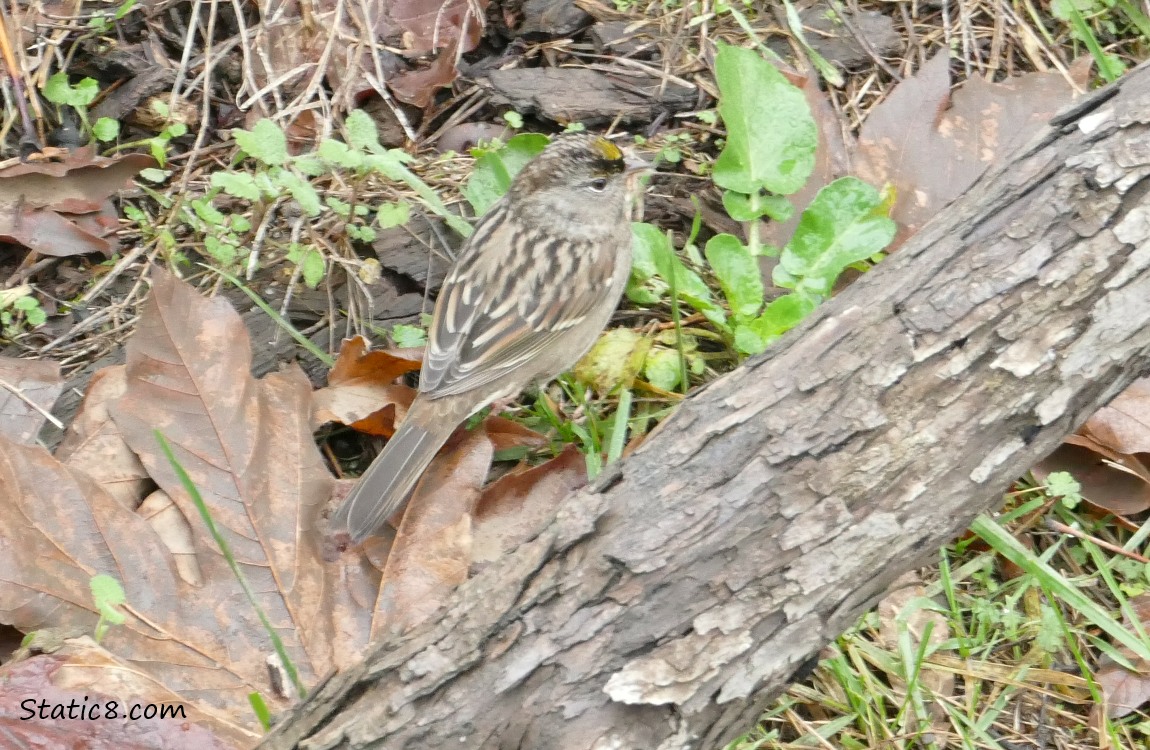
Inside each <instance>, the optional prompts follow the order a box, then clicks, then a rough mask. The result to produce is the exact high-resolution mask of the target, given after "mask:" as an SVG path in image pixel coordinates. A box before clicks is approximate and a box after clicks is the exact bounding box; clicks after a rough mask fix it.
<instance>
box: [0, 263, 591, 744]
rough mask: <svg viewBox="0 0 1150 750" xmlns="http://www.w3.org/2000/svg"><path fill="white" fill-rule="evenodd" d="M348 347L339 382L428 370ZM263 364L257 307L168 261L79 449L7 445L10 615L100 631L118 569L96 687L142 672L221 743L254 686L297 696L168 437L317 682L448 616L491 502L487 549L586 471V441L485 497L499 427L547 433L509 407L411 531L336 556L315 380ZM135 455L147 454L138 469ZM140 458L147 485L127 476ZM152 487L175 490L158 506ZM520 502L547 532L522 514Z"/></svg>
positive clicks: (88, 404) (239, 719)
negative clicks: (329, 552)
mask: <svg viewBox="0 0 1150 750" xmlns="http://www.w3.org/2000/svg"><path fill="white" fill-rule="evenodd" d="M347 351H348V352H349V354H348V359H347V361H346V363H345V367H337V370H336V371H335V372H334V373H333V374H334V380H336V381H337V382H339V381H341V380H343V381H345V382H354V381H355V380H356V379H357V376H356V374H355V373H356V369H355V368H354V367H351V366H352V365H353V364H355V365H359V366H363V367H366V366H367V364H366V363H374V364H373V365H372V366H371V367H368V368H367V369H368V371H369V372H368V373H366V374H365V373H361V375H362V377H363V378H366V379H370V377H369V375H370V376H375V377H378V378H381V379H383V378H386V379H388V380H393V379H394V378H395V377H396V376H397V375H398V374H399V373H400V372H402V371H404V370H409V369H411V367H412V366H413V364H412V361H395V360H394V359H386V358H385V359H382V360H379V359H371V358H370V357H369V353H367V352H365V351H364V350H363V349H362V347H360V348H359V349H358V353H357V348H356V345H352V346H351V347H350V348H347ZM399 359H400V360H403V359H404V358H399ZM381 362H383V364H382V365H381V364H380V363H381ZM250 368H251V353H250V345H249V340H248V336H247V332H246V330H245V328H244V326H243V325H242V323H241V320H240V317H239V315H238V314H237V313H236V312H235V311H234V310H233V309H232V308H231V307H230V306H228V305H227V303H226V302H224V301H223V300H221V299H206V298H204V297H202V296H200V295H199V293H198V292H197V291H196V290H195V289H193V288H192V287H191V286H189V285H187V284H186V283H184V282H181V281H179V280H177V279H176V278H174V277H173V276H171V275H170V274H168V273H166V272H162V271H157V272H155V274H154V276H153V293H152V296H151V297H150V298H149V299H148V300H147V302H146V303H145V304H144V306H143V308H142V311H141V318H140V322H139V324H138V326H137V330H136V333H135V334H134V336H133V338H132V339H131V340H130V342H129V345H128V356H127V364H126V365H125V366H124V367H123V368H113V369H111V370H108V371H105V372H103V373H101V374H100V375H99V376H98V377H96V378H95V379H94V382H93V386H92V390H91V391H90V392H89V394H88V398H87V399H86V400H85V403H84V407H83V410H82V413H81V416H80V418H79V419H78V421H77V423H76V424H75V425H74V426H73V427H72V429H71V430H70V431H69V434H68V436H67V438H66V442H65V449H64V450H63V451H62V455H63V456H65V457H66V460H63V461H62V460H60V458H59V457H54V456H52V455H50V454H49V453H48V452H47V451H45V450H43V449H42V448H40V447H38V446H22V445H17V444H15V443H13V442H11V441H7V440H3V439H0V623H4V624H11V625H14V626H16V627H17V628H18V629H19V630H21V631H22V632H25V633H27V632H32V631H52V630H57V629H58V630H62V631H67V632H71V631H77V630H78V632H80V633H85V632H91V631H92V629H93V627H94V625H95V623H96V620H97V619H98V613H97V610H96V606H95V603H94V602H93V600H92V595H91V592H90V591H89V582H90V579H91V577H92V575H93V574H95V573H105V574H107V575H111V576H113V577H115V578H116V579H117V580H119V581H120V582H121V584H122V585H123V588H124V591H125V595H126V600H127V603H126V605H124V606H123V608H122V609H123V611H124V614H125V616H126V621H125V623H124V624H122V625H118V626H116V627H113V628H112V629H111V630H109V632H108V633H107V635H106V636H105V638H104V641H103V643H102V648H101V649H98V653H99V655H100V659H98V660H96V661H93V662H90V666H89V668H88V671H87V674H88V678H87V679H89V680H90V681H89V682H85V683H84V686H85V690H88V691H89V692H91V693H106V694H111V695H116V694H118V691H120V689H121V687H122V686H119V683H118V680H120V678H121V675H122V672H123V667H122V665H123V664H127V665H130V668H131V669H132V670H136V671H138V672H139V673H140V674H139V676H140V677H142V678H143V679H145V681H146V682H147V683H148V684H149V685H151V687H147V688H146V689H143V692H141V693H140V694H141V695H143V694H153V693H154V692H155V691H157V690H159V691H161V692H162V691H168V692H169V693H170V694H171V695H174V696H177V698H175V700H179V701H181V702H184V703H185V704H187V705H188V706H190V707H193V708H195V709H196V710H197V711H198V712H199V713H198V714H197V715H198V716H203V717H206V718H204V719H203V721H204V722H208V723H209V724H208V725H210V727H211V731H212V732H214V733H216V734H217V735H218V736H229V735H228V733H230V732H235V731H240V732H241V733H242V732H248V731H255V729H256V726H255V719H254V716H253V715H252V713H251V711H250V709H249V707H248V703H247V695H248V694H249V693H250V692H253V691H258V692H260V694H261V695H263V696H264V698H265V700H266V701H267V702H268V703H269V705H270V707H271V708H272V710H273V711H282V710H286V709H287V708H288V707H289V706H290V704H291V702H292V701H293V700H294V697H295V696H294V694H291V693H290V691H289V692H288V693H281V692H277V689H276V687H275V685H274V684H273V683H272V681H271V679H270V677H269V669H268V663H269V662H268V660H269V658H270V657H271V655H272V649H271V646H270V643H269V640H268V636H267V633H266V632H265V631H264V629H263V627H262V626H261V624H260V622H259V620H258V618H257V617H256V613H255V610H254V609H253V608H252V607H251V606H250V604H249V603H248V602H247V600H246V598H245V596H244V594H243V593H242V590H241V588H240V585H239V583H238V582H237V581H236V579H235V577H234V576H233V574H232V572H231V570H230V568H229V566H228V564H227V562H226V560H225V559H224V557H223V555H222V554H221V552H220V550H219V548H218V546H217V545H216V542H215V541H214V539H213V538H212V537H211V535H210V534H209V533H208V531H207V529H206V527H205V524H204V522H203V520H202V519H201V517H200V515H199V513H198V511H197V510H196V509H195V507H194V505H193V504H192V502H191V500H190V498H189V497H188V496H187V493H186V491H185V489H184V488H183V486H182V485H181V483H180V482H179V481H178V480H177V479H176V477H175V474H174V471H173V469H172V467H171V466H170V465H169V464H168V462H167V461H166V460H165V459H164V458H163V457H162V455H161V453H160V452H159V450H158V446H157V443H156V438H155V434H154V432H155V431H157V430H158V431H159V432H161V433H162V434H164V435H165V436H166V438H167V439H168V441H169V442H170V443H171V444H172V446H173V450H174V451H175V453H176V455H177V457H178V459H179V461H180V463H181V464H182V466H183V468H184V469H185V470H186V471H187V473H188V475H189V476H190V477H191V478H192V481H193V482H194V483H195V485H196V486H197V488H198V489H199V491H200V493H202V495H203V497H204V501H205V503H206V505H207V506H208V508H209V510H210V513H211V517H212V519H213V522H214V524H215V526H216V527H217V528H218V529H219V531H220V533H221V534H222V535H223V536H224V537H225V538H226V539H227V541H228V543H229V546H230V547H231V549H232V551H233V552H234V554H235V557H236V561H237V563H238V565H239V567H240V569H241V570H242V571H243V573H244V575H245V577H246V578H247V579H248V580H249V582H250V583H251V585H252V588H253V589H254V590H255V591H256V592H257V593H256V599H257V601H258V603H259V606H260V608H261V609H262V610H263V611H264V612H266V613H267V615H268V617H269V619H270V620H271V621H272V622H273V623H275V626H276V630H277V632H278V634H279V636H280V637H281V638H282V639H283V641H284V643H285V647H286V648H287V650H288V652H289V654H290V655H291V657H292V659H293V662H294V663H295V665H296V667H297V668H298V669H299V672H300V675H301V677H302V679H303V681H304V683H305V684H314V682H315V681H316V680H317V679H318V677H319V676H320V675H322V674H325V673H327V672H329V671H330V670H332V669H335V668H340V667H342V666H347V665H349V664H351V663H354V662H355V661H356V660H357V659H358V657H359V655H360V654H361V653H362V651H363V649H364V648H365V647H366V645H367V643H368V641H369V638H370V636H371V635H372V634H373V633H374V634H376V635H379V634H381V633H382V632H383V629H384V628H385V627H389V628H392V627H394V628H400V629H402V628H403V627H406V626H409V625H410V624H411V623H413V622H417V621H418V620H420V619H421V618H425V617H427V616H428V615H429V614H430V613H432V612H434V611H435V610H436V609H438V607H439V606H440V605H441V603H442V601H443V599H444V598H445V597H446V595H447V593H448V592H449V591H450V590H451V589H452V588H453V587H454V586H455V585H456V584H457V583H459V582H460V581H462V580H463V579H464V578H466V576H467V574H468V571H469V570H470V568H471V566H472V564H473V563H474V561H475V559H474V554H473V544H472V526H473V521H472V517H473V513H474V510H475V505H476V503H477V502H478V501H479V499H480V498H481V497H482V498H483V500H484V506H485V508H487V510H486V511H485V513H486V518H485V519H484V520H483V522H482V523H483V525H482V527H481V528H482V531H483V534H484V535H485V536H484V539H485V542H484V544H485V545H486V548H488V549H507V548H509V547H510V546H512V545H513V544H514V543H516V542H517V541H518V540H519V539H521V538H522V537H523V536H524V535H529V534H531V533H535V530H537V529H538V528H539V527H540V526H541V525H542V524H543V523H546V520H547V508H548V507H549V506H551V505H552V504H553V503H554V502H555V500H556V499H557V498H558V497H559V496H561V495H562V494H563V493H564V492H566V491H567V489H568V488H569V487H571V486H574V485H575V484H577V483H578V482H581V481H582V474H583V471H582V460H581V457H580V456H579V454H578V453H577V452H575V451H574V450H573V449H571V450H568V451H566V452H565V453H564V454H563V455H561V456H560V458H559V459H556V460H555V461H553V462H551V463H550V464H545V465H544V466H541V467H536V468H535V469H531V470H528V471H526V472H523V473H521V474H517V475H513V476H511V477H508V478H505V479H504V480H501V481H500V482H497V483H495V484H494V485H493V486H492V487H490V488H488V490H487V491H486V492H484V491H483V484H484V482H485V480H486V476H487V472H488V469H489V467H490V464H491V461H492V457H493V454H494V446H495V444H496V442H497V439H496V438H493V437H492V436H490V435H489V430H492V431H493V433H494V434H499V430H501V429H503V428H504V427H506V426H507V425H510V426H511V428H510V429H507V430H506V431H505V432H503V433H502V434H503V436H504V437H503V438H500V439H501V440H504V442H507V443H510V444H515V443H517V442H523V441H532V440H536V439H542V436H539V435H537V434H536V433H533V432H531V431H530V430H525V429H524V428H521V427H520V426H518V425H515V423H513V422H509V421H507V420H502V421H500V420H490V419H489V420H487V422H485V427H486V428H487V429H483V430H470V431H468V430H466V429H462V430H460V431H458V432H457V433H456V435H455V436H454V437H453V439H452V441H451V442H449V444H448V446H447V449H445V451H444V452H443V453H441V455H440V456H439V457H437V459H436V461H435V462H434V463H433V464H432V467H431V468H430V470H429V472H428V474H427V475H426V476H425V477H424V479H423V481H422V482H421V483H420V485H419V487H418V488H417V490H416V493H415V495H414V496H413V499H412V501H411V503H410V505H411V510H410V511H409V512H408V513H407V515H406V516H405V517H404V519H403V522H402V524H401V527H400V530H399V532H398V533H397V535H396V537H395V540H394V543H388V542H387V540H383V541H382V542H381V543H380V544H374V545H365V546H364V549H362V550H361V549H356V550H352V551H350V552H347V553H345V554H342V555H338V556H336V557H335V559H332V560H327V559H325V558H324V552H325V549H324V540H323V539H322V538H321V532H320V529H319V525H318V512H319V510H320V508H321V506H322V505H323V504H324V503H325V502H326V501H327V499H328V496H329V494H330V489H331V486H332V480H331V477H330V476H329V474H328V472H327V471H326V470H325V468H324V466H323V463H322V460H321V459H320V456H319V452H318V450H317V449H316V447H315V444H314V442H313V438H312V434H311V427H310V422H311V420H310V415H311V411H312V410H311V404H312V398H311V389H310V385H309V383H308V382H307V380H306V378H304V376H303V375H302V373H301V372H300V371H299V370H298V368H295V367H292V368H290V369H289V370H288V371H286V372H281V373H276V374H273V375H269V376H267V377H265V378H263V379H259V380H257V379H255V378H254V377H252V375H251V372H250ZM348 368H350V369H348ZM504 423H505V424H504ZM126 453H132V454H135V455H136V456H138V459H139V465H138V466H137V467H135V468H130V467H131V466H132V465H131V464H130V462H126V460H125V459H126V456H125V454H126ZM101 461H104V462H106V463H108V464H111V465H112V468H111V469H108V470H105V467H101V466H100V465H99V464H100V463H101ZM124 466H129V469H128V477H129V480H130V481H124V482H121V481H120V479H121V478H122V474H121V472H122V471H123V467H124ZM140 467H142V469H143V470H144V472H145V474H141V473H140V470H139V469H140ZM89 472H91V474H89ZM136 482H139V483H147V484H148V486H150V485H151V483H155V484H156V485H158V486H159V487H160V490H159V491H156V492H153V493H151V494H150V495H149V497H148V498H147V499H146V500H144V501H143V503H142V504H140V505H139V507H138V508H137V507H135V506H136V503H137V502H138V500H139V498H138V495H139V494H140V490H139V487H135V486H134V483H136ZM129 484H132V485H133V489H132V491H131V492H130V493H127V495H126V496H125V497H123V498H121V499H117V498H116V497H113V494H112V492H111V491H110V489H111V488H115V487H117V486H127V485H129ZM141 486H142V485H141ZM515 512H519V513H521V514H523V517H524V518H525V519H528V520H530V524H528V525H527V526H525V525H524V524H523V523H512V522H511V521H510V520H509V517H510V515H511V514H512V513H515ZM369 555H373V556H374V557H375V560H376V562H377V563H378V565H379V566H380V567H382V568H383V570H384V571H385V575H381V573H380V570H379V568H378V567H376V566H375V565H373V563H372V559H370V558H369ZM103 649H106V650H107V654H114V655H115V656H114V658H113V657H111V656H108V655H107V654H105V652H104V650H103ZM69 653H73V652H69ZM101 660H102V661H101ZM165 700H166V699H165ZM197 723H200V722H199V721H198V720H197Z"/></svg>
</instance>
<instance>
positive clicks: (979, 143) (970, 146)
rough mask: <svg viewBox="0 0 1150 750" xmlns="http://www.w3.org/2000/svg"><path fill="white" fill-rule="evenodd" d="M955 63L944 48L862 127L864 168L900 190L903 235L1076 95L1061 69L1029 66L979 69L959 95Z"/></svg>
mask: <svg viewBox="0 0 1150 750" xmlns="http://www.w3.org/2000/svg"><path fill="white" fill-rule="evenodd" d="M949 66H950V60H949V55H948V53H947V52H946V51H945V50H944V51H942V52H940V53H938V54H936V55H935V56H934V57H933V58H931V59H930V60H929V61H927V63H926V64H925V65H924V66H923V67H922V68H921V69H920V70H919V71H918V73H917V74H916V75H915V76H913V77H911V78H907V79H904V80H903V81H902V82H901V83H899V84H898V85H897V86H896V87H895V88H894V90H893V91H892V92H891V94H890V95H889V96H888V97H887V98H886V100H885V101H884V102H882V103H881V104H879V105H878V106H877V107H875V108H874V109H873V110H871V112H870V114H869V115H868V116H867V120H866V122H865V123H863V127H862V130H861V131H860V133H859V142H858V147H857V150H856V153H855V168H856V170H857V172H858V175H859V176H860V177H861V178H862V179H864V180H866V181H868V182H870V183H871V184H873V185H883V184H885V183H887V182H890V183H893V184H894V186H895V187H896V188H897V190H898V200H897V202H896V203H895V207H894V211H893V212H892V216H893V218H894V219H895V220H896V221H897V222H898V223H899V226H900V232H899V240H896V242H899V241H901V240H905V239H906V238H907V237H909V236H910V235H912V234H914V233H915V232H916V231H917V230H918V229H919V228H920V227H922V225H923V224H925V223H926V222H927V221H928V220H929V219H930V218H931V217H933V216H934V215H935V214H936V213H938V211H940V210H941V209H942V208H943V207H944V206H946V205H947V204H948V203H950V201H952V200H954V199H955V198H956V197H958V196H959V195H962V194H963V193H964V192H966V190H967V188H969V187H970V186H971V185H972V184H973V183H974V181H975V180H976V179H978V177H980V176H981V175H982V173H983V172H985V171H986V169H987V168H988V167H989V166H991V165H993V164H998V163H1000V162H1001V161H1002V159H1003V158H1004V157H1005V156H1007V155H1008V154H1009V153H1010V152H1011V151H1013V150H1014V149H1016V148H1018V147H1019V146H1021V145H1022V144H1023V143H1025V142H1026V141H1027V140H1029V139H1030V138H1031V137H1033V136H1034V135H1035V134H1036V133H1037V132H1038V131H1039V130H1040V129H1041V128H1042V127H1044V126H1045V125H1046V122H1047V121H1048V120H1049V119H1050V117H1051V116H1052V115H1054V114H1055V113H1056V112H1057V111H1058V110H1059V109H1061V108H1062V107H1064V106H1065V105H1067V104H1068V103H1070V101H1071V100H1072V99H1073V97H1074V94H1075V92H1074V90H1073V89H1072V88H1071V86H1069V85H1068V84H1067V83H1066V79H1064V78H1063V77H1062V76H1061V75H1060V74H1057V73H1027V74H1026V75H1022V76H1017V77H1015V78H1010V79H1008V80H1006V81H1003V82H1002V83H988V82H986V81H985V80H983V79H982V78H980V77H977V76H976V77H973V78H970V79H969V80H967V81H966V83H965V84H963V85H962V86H960V87H959V88H958V89H956V90H955V91H954V92H953V94H952V92H951V90H950V72H949ZM1076 71H1078V68H1076ZM1079 72H1080V71H1079Z"/></svg>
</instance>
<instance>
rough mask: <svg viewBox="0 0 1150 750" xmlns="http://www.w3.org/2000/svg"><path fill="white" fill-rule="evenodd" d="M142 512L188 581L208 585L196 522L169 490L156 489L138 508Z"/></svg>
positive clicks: (177, 570) (185, 581) (142, 515)
mask: <svg viewBox="0 0 1150 750" xmlns="http://www.w3.org/2000/svg"><path fill="white" fill-rule="evenodd" d="M137 512H138V513H139V515H140V516H141V517H142V518H143V519H144V520H146V521H147V522H148V524H149V525H151V527H152V529H154V530H155V532H156V536H158V537H159V538H160V541H162V542H163V543H164V546H165V547H167V548H168V552H170V553H171V554H172V562H173V563H174V564H175V566H176V573H178V574H179V576H180V578H181V579H182V580H183V581H184V583H187V584H190V585H192V586H196V587H199V586H203V585H204V574H203V571H201V570H200V562H199V560H198V559H197V558H196V543H195V537H194V535H193V534H192V525H191V524H190V523H188V519H187V518H186V517H185V516H184V514H183V513H182V512H181V511H180V509H179V508H178V507H177V506H176V504H175V503H174V502H172V498H171V497H169V496H168V493H166V492H164V491H163V490H156V491H155V492H153V493H152V494H150V495H148V496H147V497H146V498H144V501H143V502H142V503H140V507H139V508H138V509H137Z"/></svg>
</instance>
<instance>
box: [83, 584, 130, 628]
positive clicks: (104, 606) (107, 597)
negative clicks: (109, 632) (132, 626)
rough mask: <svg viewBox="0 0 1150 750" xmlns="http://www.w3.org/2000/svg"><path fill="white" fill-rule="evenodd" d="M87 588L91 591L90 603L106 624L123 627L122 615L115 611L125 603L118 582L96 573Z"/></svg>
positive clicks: (123, 619)
mask: <svg viewBox="0 0 1150 750" xmlns="http://www.w3.org/2000/svg"><path fill="white" fill-rule="evenodd" d="M88 587H89V588H90V589H91V591H92V601H93V603H94V604H95V605H96V609H98V610H99V611H100V615H101V616H102V617H103V618H104V619H105V620H107V621H108V622H111V623H115V624H116V625H123V624H124V622H125V618H124V613H123V612H121V611H120V610H118V609H116V607H118V606H119V605H121V604H123V603H124V602H126V601H127V598H126V597H125V596H124V588H123V587H122V586H121V585H120V582H119V581H117V580H116V579H115V578H113V577H112V576H110V575H107V574H106V573H97V574H96V575H94V576H92V577H91V579H89V581H88Z"/></svg>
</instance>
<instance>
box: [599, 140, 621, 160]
mask: <svg viewBox="0 0 1150 750" xmlns="http://www.w3.org/2000/svg"><path fill="white" fill-rule="evenodd" d="M591 148H592V150H594V151H595V153H597V154H599V156H601V157H603V158H604V159H606V160H608V161H615V160H617V159H622V158H623V152H622V151H620V150H619V147H618V146H616V145H615V144H614V143H612V142H611V141H609V140H607V139H606V138H596V139H595V140H593V141H591Z"/></svg>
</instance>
